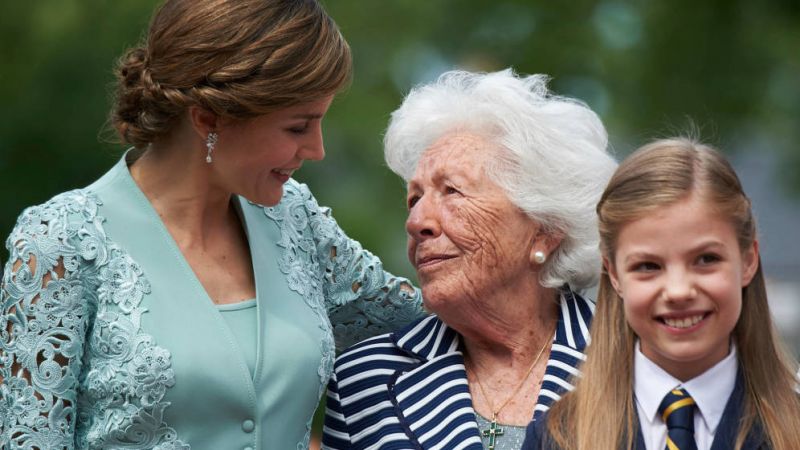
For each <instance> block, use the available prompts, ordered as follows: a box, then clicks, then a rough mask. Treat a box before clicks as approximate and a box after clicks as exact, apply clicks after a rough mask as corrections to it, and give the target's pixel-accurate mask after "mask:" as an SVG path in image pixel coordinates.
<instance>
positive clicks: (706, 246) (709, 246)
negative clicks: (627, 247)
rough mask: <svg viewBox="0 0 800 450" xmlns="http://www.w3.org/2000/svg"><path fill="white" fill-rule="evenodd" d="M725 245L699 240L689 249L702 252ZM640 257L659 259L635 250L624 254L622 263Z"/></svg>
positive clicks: (653, 254)
mask: <svg viewBox="0 0 800 450" xmlns="http://www.w3.org/2000/svg"><path fill="white" fill-rule="evenodd" d="M724 247H725V245H724V244H723V243H722V242H720V241H717V240H714V239H710V240H708V241H704V242H701V243H700V244H699V245H696V246H694V247H692V248H691V249H690V252H691V253H702V252H704V251H708V250H712V249H714V250H719V249H720V248H724ZM642 259H660V257H659V256H658V255H657V254H655V253H651V252H646V251H637V252H633V253H630V254H628V255H626V257H625V259H624V260H623V263H629V262H630V261H633V260H642Z"/></svg>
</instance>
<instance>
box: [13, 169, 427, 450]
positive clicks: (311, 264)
mask: <svg viewBox="0 0 800 450" xmlns="http://www.w3.org/2000/svg"><path fill="white" fill-rule="evenodd" d="M237 202H238V209H239V213H240V216H241V218H242V222H243V223H244V227H245V231H246V233H247V236H248V239H249V244H250V247H251V255H252V258H253V267H254V275H255V278H256V291H257V305H258V321H259V323H258V326H259V336H258V339H259V342H258V348H259V350H258V355H257V361H258V362H257V368H256V371H255V374H251V372H250V371H249V369H248V368H247V367H246V364H245V363H244V358H243V357H242V355H241V354H240V353H241V352H240V350H239V348H238V346H237V344H236V339H235V338H234V337H233V334H232V333H231V331H230V329H228V328H226V325H225V322H224V320H223V319H222V317H221V316H220V315H219V312H218V311H217V310H216V308H214V305H213V303H212V302H211V300H210V299H209V298H208V296H207V294H206V293H205V291H204V290H203V289H202V286H201V285H200V283H199V281H197V279H196V278H195V277H194V274H193V272H192V271H191V268H190V267H189V266H188V263H186V261H185V260H184V259H183V257H182V255H181V254H180V251H179V250H178V248H177V245H176V244H175V242H174V241H173V240H172V239H171V237H170V236H169V233H168V232H167V231H166V228H165V227H164V226H163V223H161V221H160V219H159V218H158V215H157V213H156V212H155V210H153V208H152V206H151V205H150V204H149V203H148V202H147V199H146V198H145V196H144V195H143V194H142V193H141V191H140V190H139V189H138V187H137V186H136V184H135V183H134V182H133V180H132V178H131V177H130V174H129V172H128V169H127V164H126V162H125V160H124V158H123V160H122V161H120V162H119V163H118V164H117V165H116V166H115V167H114V168H113V169H112V170H111V171H110V172H109V173H107V174H106V175H105V176H104V177H103V178H101V179H100V180H98V181H97V182H95V183H94V184H92V185H91V186H89V187H88V188H85V189H81V190H75V191H71V192H67V193H64V194H61V195H58V196H56V197H55V198H53V199H52V200H50V201H48V202H47V203H45V204H43V205H40V206H35V207H31V208H28V209H27V210H25V211H24V212H23V213H22V215H21V216H20V218H19V220H18V223H17V225H16V227H15V228H14V230H13V232H12V233H11V235H10V236H9V238H8V240H7V241H6V247H7V249H8V251H9V253H10V257H9V260H8V261H7V263H6V266H5V271H4V274H3V280H2V290H0V307H1V308H2V310H1V311H0V378H2V382H1V383H0V440H1V441H0V442H1V443H2V445H0V447H2V448H13V449H48V450H49V449H101V448H102V449H107V448H125V449H158V450H173V449H189V448H192V449H195V450H198V449H199V450H202V449H209V450H211V449H214V450H217V449H222V448H225V449H228V448H238V449H245V450H247V449H250V450H252V449H257V448H261V449H266V448H270V449H273V448H274V449H278V448H279V449H285V448H297V449H301V448H307V447H308V441H309V434H310V425H311V418H312V416H313V413H314V409H315V407H316V404H317V402H318V400H319V398H320V396H321V394H322V393H323V392H324V389H325V385H326V384H327V382H328V378H329V376H330V374H331V370H332V367H333V362H334V357H335V355H334V353H335V346H336V345H338V347H340V348H343V347H346V346H348V345H351V344H353V343H355V342H358V341H360V340H362V339H364V338H366V337H368V336H372V335H376V334H380V333H385V332H388V331H390V330H393V329H396V328H398V327H399V326H401V325H403V324H405V323H408V322H410V321H412V320H414V319H415V318H417V317H419V316H420V315H421V314H422V309H421V301H420V296H419V292H418V291H416V290H415V289H413V288H411V287H410V285H409V284H408V282H407V281H406V280H404V279H402V278H396V277H393V276H392V275H390V274H388V273H386V272H385V271H384V270H383V269H382V266H381V263H380V261H379V260H378V259H377V258H376V257H374V256H373V255H372V254H370V253H369V252H367V251H366V250H364V249H362V248H361V246H360V245H359V244H358V243H357V242H355V241H353V240H351V239H349V238H347V236H346V235H345V234H344V233H343V232H342V230H341V229H340V228H339V227H338V226H337V224H336V222H335V221H334V219H333V218H332V217H331V215H330V211H329V210H328V209H326V208H321V207H319V206H318V205H317V203H316V201H315V199H314V197H313V196H312V195H311V193H310V192H309V190H308V188H307V187H306V186H304V185H301V184H298V183H296V182H294V181H290V182H289V183H287V184H286V186H285V192H284V197H283V200H282V201H281V202H280V203H279V204H278V205H277V206H275V207H271V208H264V207H261V206H258V205H255V204H251V203H249V202H247V201H245V200H243V199H241V198H239V199H237ZM334 336H335V338H336V344H335V343H334V342H335V341H334Z"/></svg>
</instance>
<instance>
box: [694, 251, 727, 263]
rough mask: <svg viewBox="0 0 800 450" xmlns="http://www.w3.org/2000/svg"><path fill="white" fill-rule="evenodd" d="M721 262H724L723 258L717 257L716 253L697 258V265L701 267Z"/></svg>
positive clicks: (704, 254)
mask: <svg viewBox="0 0 800 450" xmlns="http://www.w3.org/2000/svg"><path fill="white" fill-rule="evenodd" d="M721 260H722V258H720V256H719V255H716V254H714V253H703V254H702V255H700V256H698V257H697V263H698V264H700V265H701V266H707V265H710V264H714V263H715V262H718V261H721Z"/></svg>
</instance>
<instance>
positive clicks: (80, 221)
mask: <svg viewBox="0 0 800 450" xmlns="http://www.w3.org/2000/svg"><path fill="white" fill-rule="evenodd" d="M101 205H102V202H101V201H100V199H99V198H98V197H97V196H96V195H94V194H93V193H92V192H91V191H89V190H86V189H76V190H73V191H68V192H64V193H61V194H58V195H56V196H55V197H53V198H51V199H50V200H48V201H47V202H45V203H42V204H40V205H35V206H31V207H29V208H26V209H25V210H24V211H22V213H21V214H20V216H19V218H18V219H17V223H16V226H15V227H14V230H13V231H12V232H11V235H10V236H9V238H8V242H7V243H8V245H9V247H11V246H14V245H16V243H17V242H19V241H20V240H28V239H34V238H35V239H36V240H42V239H46V238H50V239H54V240H57V241H59V242H62V243H63V242H65V241H67V240H70V239H79V240H82V239H84V238H89V237H91V236H95V235H96V234H97V233H99V232H101V230H102V221H103V220H102V218H101V217H100V216H99V209H100V206H101ZM42 244H44V242H42ZM48 248H50V247H49V246H44V247H41V248H40V249H41V250H46V249H48Z"/></svg>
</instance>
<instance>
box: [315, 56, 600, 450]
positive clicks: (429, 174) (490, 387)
mask: <svg viewBox="0 0 800 450" xmlns="http://www.w3.org/2000/svg"><path fill="white" fill-rule="evenodd" d="M545 82H546V78H545V77H544V76H541V75H534V76H529V77H517V76H515V75H514V74H513V73H512V72H511V71H510V70H506V71H502V72H497V73H490V74H473V73H468V72H460V71H456V72H448V73H446V74H444V75H442V76H441V77H440V78H439V80H438V81H436V82H434V83H432V84H430V85H426V86H422V87H418V88H416V89H414V90H413V91H412V92H411V93H410V94H409V95H408V97H407V98H406V99H405V101H404V102H403V104H402V106H401V107H400V108H399V109H398V110H397V111H395V113H394V114H393V116H392V120H391V123H390V125H389V129H388V131H387V134H386V159H387V161H388V163H389V166H390V167H391V168H392V170H394V171H395V172H396V173H398V174H399V175H400V176H402V177H403V178H404V179H405V180H406V181H407V182H408V202H407V203H408V210H409V215H408V220H407V222H406V229H407V231H408V256H409V259H410V261H411V263H412V264H413V265H414V267H415V268H416V270H417V274H418V276H419V281H420V283H421V287H422V292H423V298H424V302H425V306H426V307H427V309H428V310H429V311H431V312H432V313H433V315H431V316H429V317H426V318H424V319H421V320H419V321H417V322H415V323H413V324H411V325H410V326H408V327H407V328H404V329H402V330H400V331H396V332H394V333H390V334H387V335H383V336H379V337H376V338H372V339H368V340H365V341H363V342H361V343H360V344H357V345H355V346H354V347H352V348H350V349H349V350H347V351H346V352H345V353H343V354H342V355H341V356H340V357H339V358H338V359H337V362H336V364H335V366H334V374H333V378H332V381H331V383H330V385H329V390H328V392H329V393H328V411H327V415H326V422H325V435H324V438H323V445H324V446H325V447H326V448H331V449H333V448H339V449H345V448H346V449H367V448H369V449H379V448H386V449H388V448H392V449H399V448H403V449H405V448H447V449H449V448H459V449H462V448H468V449H481V448H489V449H498V450H500V449H519V448H520V447H521V445H522V441H523V438H524V433H525V425H526V424H527V423H528V422H529V421H530V420H531V416H533V417H534V418H536V417H539V416H540V415H541V414H542V413H543V412H545V411H546V410H547V409H548V408H549V406H550V405H551V404H552V403H553V402H554V401H556V400H558V399H559V397H560V395H561V394H562V393H563V392H564V391H565V390H566V389H570V388H571V384H570V381H569V378H570V376H572V375H574V374H575V373H576V370H575V366H576V365H577V363H578V362H579V361H580V360H581V359H582V358H583V350H584V347H585V345H586V338H587V336H588V327H589V322H590V319H591V316H592V311H593V305H592V303H590V302H588V301H586V300H584V299H583V298H582V297H581V296H580V295H579V294H578V292H580V290H582V289H584V288H586V287H588V286H590V285H591V284H593V283H594V282H595V280H596V278H597V275H598V269H599V267H600V263H599V255H598V236H597V231H596V223H595V217H594V214H593V210H594V206H595V204H596V203H597V200H598V198H599V196H600V193H601V192H602V189H603V187H604V186H605V183H606V181H607V180H608V178H609V177H610V175H611V173H612V172H613V170H614V167H615V163H614V161H613V159H612V158H611V157H610V156H609V155H608V154H607V153H606V141H607V137H606V132H605V130H604V128H603V125H602V123H601V122H600V120H599V119H598V117H597V115H595V114H594V113H593V112H592V111H591V110H590V109H589V108H587V107H586V106H585V105H583V104H582V103H580V102H578V101H575V100H571V99H566V98H561V97H555V96H551V95H549V94H548V91H547V88H546V85H545Z"/></svg>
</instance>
